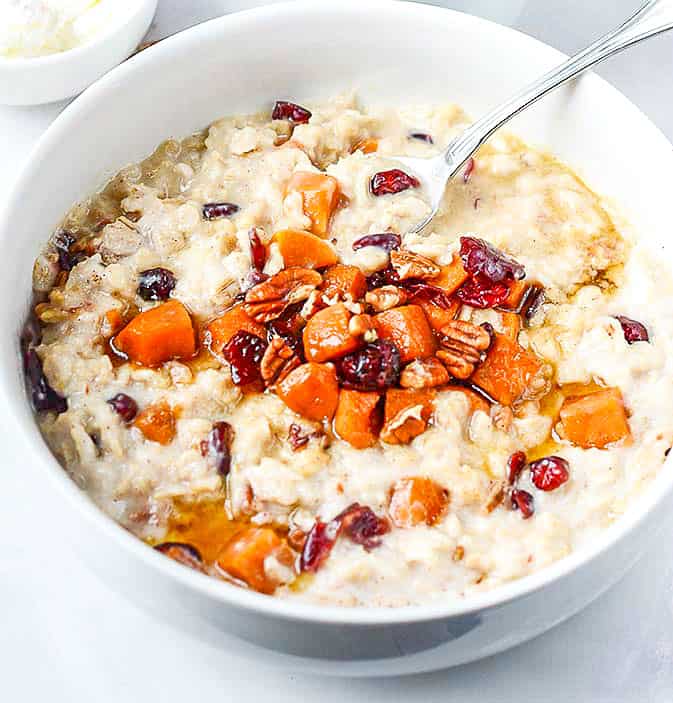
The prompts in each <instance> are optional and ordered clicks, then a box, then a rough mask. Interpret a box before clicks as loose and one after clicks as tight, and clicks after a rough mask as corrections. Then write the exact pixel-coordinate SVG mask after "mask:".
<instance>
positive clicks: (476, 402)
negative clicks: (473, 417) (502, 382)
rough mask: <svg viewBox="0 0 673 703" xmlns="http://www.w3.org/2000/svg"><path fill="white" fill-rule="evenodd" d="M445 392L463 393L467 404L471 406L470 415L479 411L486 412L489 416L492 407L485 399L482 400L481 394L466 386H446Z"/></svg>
mask: <svg viewBox="0 0 673 703" xmlns="http://www.w3.org/2000/svg"><path fill="white" fill-rule="evenodd" d="M444 390H445V391H454V392H455V393H462V394H463V395H464V396H465V397H466V398H467V402H468V403H469V404H470V413H475V412H477V410H481V411H483V412H485V413H486V414H487V415H488V414H489V413H490V411H491V406H490V405H489V404H488V401H487V400H486V399H485V398H482V397H481V396H480V395H479V393H475V391H473V390H470V389H469V388H465V387H464V386H446V387H445V388H444Z"/></svg>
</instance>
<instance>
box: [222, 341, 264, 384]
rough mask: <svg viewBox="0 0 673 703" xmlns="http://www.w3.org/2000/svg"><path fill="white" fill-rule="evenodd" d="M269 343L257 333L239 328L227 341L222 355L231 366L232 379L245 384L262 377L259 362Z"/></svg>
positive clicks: (236, 382)
mask: <svg viewBox="0 0 673 703" xmlns="http://www.w3.org/2000/svg"><path fill="white" fill-rule="evenodd" d="M266 347H267V343H266V342H265V341H264V340H263V339H260V338H259V337H258V336H257V335H254V334H251V333H250V332H246V331H245V330H239V331H238V332H236V334H235V335H234V336H233V337H232V338H231V339H230V340H229V341H228V342H227V343H226V345H225V346H224V349H223V350H222V355H223V356H224V358H225V359H226V360H227V361H228V362H229V365H230V366H231V380H232V381H233V382H234V383H235V384H236V385H237V386H244V385H246V384H248V383H252V382H253V381H257V380H258V379H260V378H261V375H260V371H259V363H260V361H261V360H262V356H264V352H265V351H266Z"/></svg>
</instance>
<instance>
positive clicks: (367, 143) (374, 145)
mask: <svg viewBox="0 0 673 703" xmlns="http://www.w3.org/2000/svg"><path fill="white" fill-rule="evenodd" d="M378 148H379V140H378V139H375V138H374V137H367V138H366V139H360V141H359V142H356V143H355V144H354V145H353V148H352V149H351V154H354V153H355V152H356V151H361V152H362V153H363V154H373V153H374V152H375V151H377V150H378Z"/></svg>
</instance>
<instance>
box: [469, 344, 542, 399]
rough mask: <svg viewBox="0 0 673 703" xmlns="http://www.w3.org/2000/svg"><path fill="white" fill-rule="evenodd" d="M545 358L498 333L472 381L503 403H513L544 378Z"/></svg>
mask: <svg viewBox="0 0 673 703" xmlns="http://www.w3.org/2000/svg"><path fill="white" fill-rule="evenodd" d="M541 371H542V362H541V360H540V359H539V358H538V357H537V356H536V355H535V354H533V352H530V351H528V350H526V349H524V348H523V347H521V346H520V345H519V344H517V342H515V341H513V340H511V339H510V338H509V337H507V336H505V335H504V334H496V335H495V340H494V341H493V344H492V345H491V348H490V349H489V351H488V355H487V356H486V360H485V361H484V362H483V363H482V364H481V365H480V366H478V367H477V370H476V371H475V372H474V374H472V379H471V380H472V381H473V382H474V383H476V384H477V385H478V386H479V387H480V388H483V389H484V390H485V391H486V393H488V395H490V396H491V398H493V399H494V400H497V401H498V403H501V404H502V405H512V403H514V402H516V401H517V400H519V399H520V398H521V397H522V396H523V395H524V394H525V393H526V392H527V391H530V390H531V387H532V386H534V385H535V384H536V383H537V382H539V380H540V374H541Z"/></svg>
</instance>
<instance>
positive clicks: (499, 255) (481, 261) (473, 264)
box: [460, 237, 526, 283]
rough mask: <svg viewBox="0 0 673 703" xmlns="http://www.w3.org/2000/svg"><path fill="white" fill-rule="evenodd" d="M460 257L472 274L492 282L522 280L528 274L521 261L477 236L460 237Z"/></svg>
mask: <svg viewBox="0 0 673 703" xmlns="http://www.w3.org/2000/svg"><path fill="white" fill-rule="evenodd" d="M460 258H461V259H462V260H463V266H464V267H465V270H466V271H467V272H468V273H469V274H470V275H471V276H482V277H484V278H485V279H486V280H487V281H490V282H491V283H501V282H505V281H510V282H511V281H514V280H520V279H522V278H524V277H525V275H526V270H525V269H524V267H523V266H522V265H521V264H520V263H518V262H516V261H514V259H510V258H509V257H508V256H507V255H506V254H504V253H503V252H502V251H500V250H499V249H496V248H495V247H494V246H492V245H491V244H489V243H488V242H485V241H484V240H483V239H477V238H476V237H461V238H460Z"/></svg>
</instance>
